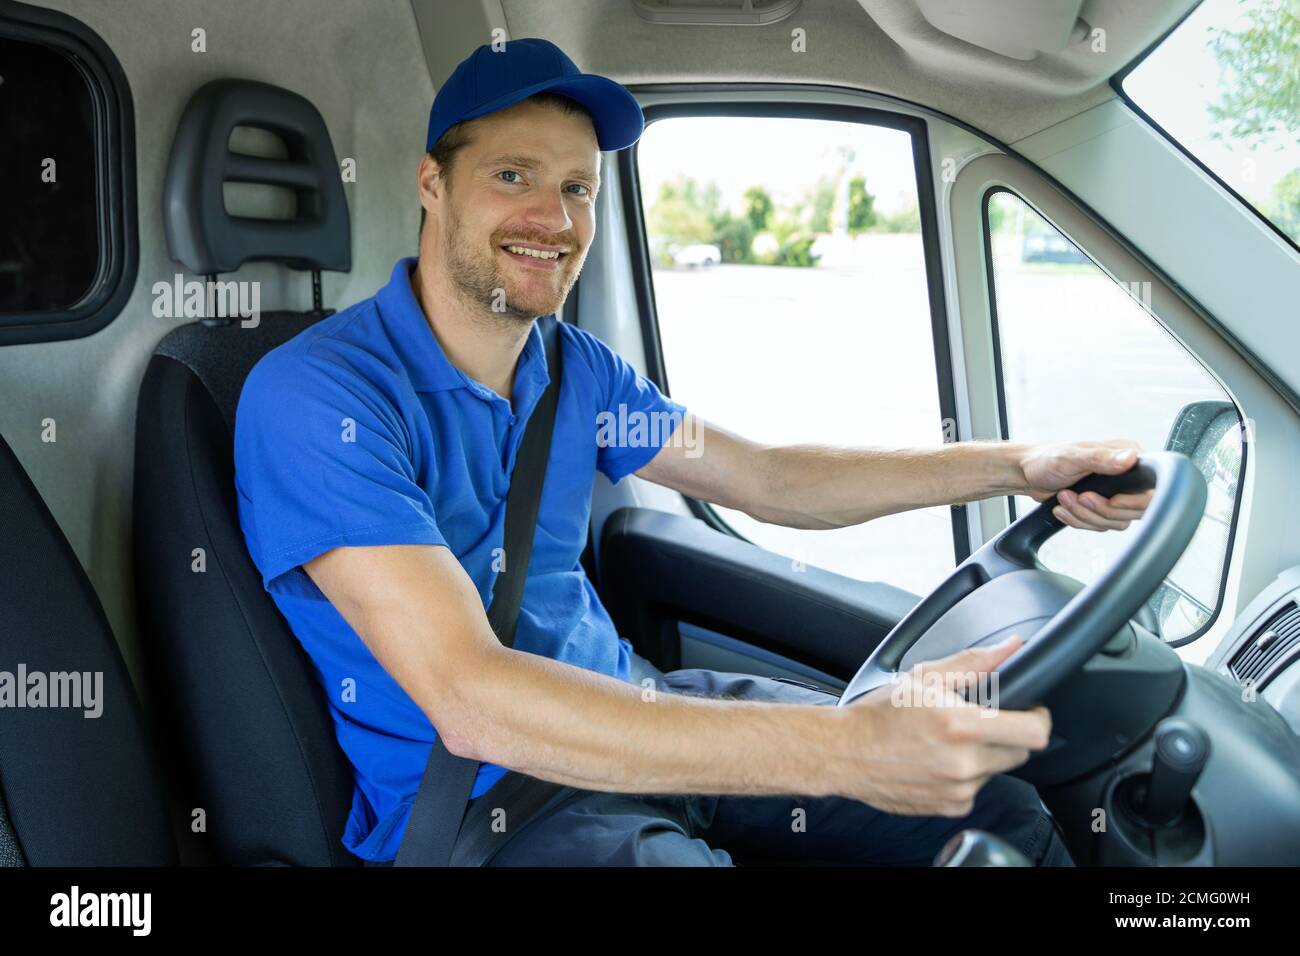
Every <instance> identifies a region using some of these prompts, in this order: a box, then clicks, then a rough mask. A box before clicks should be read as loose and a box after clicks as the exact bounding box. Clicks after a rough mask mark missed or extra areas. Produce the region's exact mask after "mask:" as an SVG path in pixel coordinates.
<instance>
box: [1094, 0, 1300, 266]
mask: <svg viewBox="0 0 1300 956" xmlns="http://www.w3.org/2000/svg"><path fill="white" fill-rule="evenodd" d="M1200 8H1201V3H1200V2H1199V0H1198V2H1197V3H1196V4H1195V5H1193V6H1192V8H1191V9H1190V10H1188V11H1187V12H1186V13H1185V14H1183V15H1182V16H1181V17H1179V18H1178V21H1177V22H1176V23H1175V24H1174V25H1173V26H1171V27H1170V28H1169V29H1168V30H1166V31H1165V32H1164V33H1162V34H1161V35H1160V37H1159V38H1158V39H1157V40H1156V41H1155V42H1154V43H1152V44H1151V45H1150V46H1148V47H1147V48H1146V49H1145V50H1143V51H1142V52H1141V53H1139V54H1138V55H1137V56H1136V57H1134V58H1133V59H1132V60H1131V61H1129V63H1127V64H1126V65H1125V66H1124V67H1123V68H1122V69H1121V70H1120V71H1119V72H1118V73H1116V74H1115V75H1114V76H1112V77H1111V78H1110V87H1111V89H1113V90H1114V91H1115V95H1116V96H1118V97H1119V98H1120V99H1121V100H1122V101H1123V102H1124V105H1126V106H1127V107H1128V108H1129V109H1130V110H1132V111H1133V112H1134V113H1136V114H1137V115H1138V117H1139V118H1140V119H1141V120H1142V122H1144V123H1146V125H1147V126H1149V127H1151V129H1153V130H1155V131H1156V133H1158V134H1159V135H1160V136H1161V138H1162V139H1164V140H1165V141H1166V142H1167V143H1169V144H1170V145H1171V146H1173V147H1174V149H1176V150H1178V152H1179V153H1181V154H1182V155H1183V156H1184V157H1186V158H1187V160H1188V161H1189V162H1191V163H1192V165H1193V166H1195V167H1196V168H1197V169H1199V170H1200V171H1201V172H1203V173H1204V174H1205V175H1206V176H1208V177H1209V178H1210V179H1211V181H1213V182H1215V183H1217V184H1218V185H1219V187H1220V188H1221V189H1222V190H1223V191H1224V192H1226V193H1227V194H1228V195H1229V196H1231V197H1232V199H1233V200H1234V201H1235V202H1236V203H1237V204H1238V205H1239V206H1241V208H1242V209H1244V210H1246V211H1247V212H1248V213H1250V214H1251V215H1252V216H1254V217H1255V218H1256V219H1258V220H1259V221H1260V222H1262V223H1263V224H1264V225H1265V226H1267V227H1268V228H1269V230H1271V231H1272V232H1273V234H1274V235H1276V236H1277V237H1278V238H1280V239H1281V240H1282V241H1283V242H1285V243H1286V244H1287V245H1288V246H1290V247H1291V248H1292V249H1294V250H1295V251H1296V252H1300V243H1297V242H1296V240H1294V239H1292V238H1291V237H1290V236H1288V235H1287V234H1286V233H1285V232H1283V231H1282V228H1281V227H1280V226H1278V225H1277V224H1276V223H1275V222H1273V220H1272V219H1270V218H1268V216H1266V215H1264V214H1263V213H1262V212H1260V211H1259V210H1258V209H1256V208H1255V204H1254V203H1252V202H1251V201H1250V200H1249V199H1247V198H1246V197H1245V196H1243V195H1242V194H1241V193H1239V192H1237V190H1236V189H1234V188H1233V187H1232V186H1231V185H1229V184H1228V183H1227V182H1226V181H1225V180H1224V179H1223V177H1221V176H1220V175H1219V174H1218V173H1216V172H1215V171H1214V170H1213V169H1211V168H1210V167H1209V166H1207V165H1206V164H1205V163H1204V162H1202V161H1201V159H1200V157H1198V156H1197V155H1196V154H1195V153H1193V152H1192V151H1191V150H1190V149H1188V148H1187V147H1186V146H1184V145H1183V144H1182V143H1181V142H1180V141H1179V140H1178V139H1177V138H1175V137H1174V135H1173V134H1172V133H1170V132H1169V130H1167V129H1165V128H1164V127H1163V126H1162V125H1160V124H1159V123H1158V122H1156V120H1155V119H1154V118H1153V117H1152V116H1151V114H1150V113H1148V112H1147V111H1146V110H1144V109H1143V108H1142V107H1141V106H1139V105H1138V104H1137V101H1136V100H1134V99H1133V97H1132V96H1130V95H1129V94H1128V91H1127V90H1125V89H1124V81H1125V80H1126V79H1128V75H1129V74H1130V73H1132V72H1133V71H1134V70H1136V69H1137V68H1138V67H1139V66H1141V65H1142V64H1143V63H1145V62H1146V60H1147V57H1149V56H1150V55H1151V54H1152V53H1154V52H1155V51H1156V50H1158V49H1159V48H1160V47H1161V46H1162V45H1164V42H1165V41H1166V40H1168V39H1169V38H1170V37H1171V36H1173V34H1174V33H1176V32H1177V31H1178V29H1179V28H1180V27H1182V25H1183V24H1184V23H1186V22H1187V20H1188V19H1189V18H1190V17H1191V16H1192V14H1194V13H1195V12H1196V11H1197V10H1199V9H1200Z"/></svg>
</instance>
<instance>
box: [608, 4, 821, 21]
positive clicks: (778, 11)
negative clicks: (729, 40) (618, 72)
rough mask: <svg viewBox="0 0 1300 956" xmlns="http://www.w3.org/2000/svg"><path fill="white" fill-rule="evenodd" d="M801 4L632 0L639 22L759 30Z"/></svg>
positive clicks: (782, 18) (779, 19) (788, 14)
mask: <svg viewBox="0 0 1300 956" xmlns="http://www.w3.org/2000/svg"><path fill="white" fill-rule="evenodd" d="M801 3H803V0H632V9H634V10H636V12H637V13H638V14H639V15H640V17H641V18H642V19H643V20H649V21H650V22H651V23H662V24H670V25H672V26H719V27H722V26H727V27H734V26H740V27H762V26H767V25H768V24H769V23H779V22H780V21H782V20H784V19H785V18H786V17H788V16H790V15H791V14H792V13H794V12H795V11H796V10H798V9H799V5H800V4H801Z"/></svg>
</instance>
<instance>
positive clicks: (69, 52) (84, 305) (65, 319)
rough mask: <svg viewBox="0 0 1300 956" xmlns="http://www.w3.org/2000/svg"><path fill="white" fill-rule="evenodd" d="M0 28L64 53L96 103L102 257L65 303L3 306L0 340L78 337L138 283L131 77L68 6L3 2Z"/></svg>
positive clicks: (110, 313)
mask: <svg viewBox="0 0 1300 956" xmlns="http://www.w3.org/2000/svg"><path fill="white" fill-rule="evenodd" d="M0 36H3V37H5V38H8V39H12V40H18V41H21V42H24V43H32V44H35V45H37V46H42V47H46V48H47V49H51V50H53V51H54V52H55V53H57V54H60V55H62V56H64V57H66V58H67V59H68V60H69V61H70V62H71V63H72V64H73V66H75V67H76V68H77V69H78V71H79V72H80V73H81V75H82V77H83V79H85V81H86V85H87V87H88V88H89V93H90V100H91V106H92V108H93V110H94V131H93V135H94V142H95V167H96V168H95V192H96V198H97V209H96V217H97V221H98V229H99V262H98V263H97V265H96V271H95V278H94V280H93V281H92V283H91V286H90V289H89V290H88V291H87V293H86V294H85V295H83V296H82V297H81V299H79V300H78V301H77V302H75V303H74V304H73V305H72V306H70V307H68V308H66V309H63V310H49V311H28V312H10V313H0V347H3V346H5V345H19V344H28V343H34V342H53V341H61V340H65V339H73V338H82V337H84V336H87V335H91V334H93V333H95V332H98V331H99V330H100V329H102V328H104V327H105V326H106V325H108V324H109V323H110V322H112V321H113V319H115V318H116V317H117V316H118V315H119V314H121V312H122V309H123V308H124V307H125V305H126V302H127V300H128V299H129V298H130V296H131V292H132V290H133V288H134V286H135V279H136V274H137V272H138V269H139V263H140V240H139V230H138V222H137V210H136V202H137V193H136V170H135V109H134V105H133V102H134V101H133V99H132V97H131V88H130V84H129V83H128V82H127V78H126V74H125V72H123V70H122V65H121V63H119V62H118V59H117V57H116V56H115V55H114V54H113V51H112V50H111V49H110V48H109V46H108V44H107V43H105V42H104V40H103V39H102V38H101V37H100V36H99V35H98V34H97V33H95V32H94V31H93V30H92V29H91V28H90V27H88V26H87V25H86V24H84V23H82V22H81V21H80V20H77V19H76V18H74V17H71V16H69V15H67V14H65V13H60V12H58V11H54V10H47V9H44V8H40V7H34V6H30V5H28V4H24V3H13V4H5V5H4V6H3V7H0Z"/></svg>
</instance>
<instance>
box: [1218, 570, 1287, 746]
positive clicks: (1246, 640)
mask: <svg viewBox="0 0 1300 956" xmlns="http://www.w3.org/2000/svg"><path fill="white" fill-rule="evenodd" d="M1205 666H1206V667H1207V668H1208V669H1210V670H1213V671H1215V672H1216V673H1219V674H1222V675H1224V676H1225V677H1228V678H1229V679H1230V680H1233V681H1235V682H1236V683H1238V684H1239V685H1241V688H1242V694H1243V700H1246V701H1249V700H1250V699H1251V696H1250V695H1258V697H1261V698H1263V699H1264V700H1265V701H1267V702H1268V703H1269V704H1271V705H1272V706H1273V708H1274V709H1276V710H1277V711H1278V713H1280V714H1281V715H1282V717H1283V718H1284V719H1285V720H1286V722H1287V724H1289V725H1290V727H1291V729H1292V730H1293V731H1295V732H1296V733H1297V734H1300V566H1296V567H1292V568H1288V569H1287V570H1285V571H1283V572H1282V573H1281V574H1279V575H1278V576H1277V577H1276V578H1275V579H1274V580H1273V582H1272V583H1271V584H1270V585H1269V586H1268V587H1266V588H1264V590H1263V591H1261V592H1260V593H1259V594H1258V595H1256V597H1255V599H1254V600H1253V601H1251V602H1250V604H1248V605H1247V606H1246V607H1245V609H1244V610H1243V611H1242V612H1241V614H1240V615H1238V617H1237V620H1236V621H1235V622H1234V623H1233V625H1232V627H1231V629H1229V631H1228V632H1227V634H1225V635H1224V637H1223V640H1222V641H1221V642H1220V644H1219V647H1218V649H1217V650H1216V651H1215V652H1214V653H1213V654H1212V655H1211V657H1210V658H1209V660H1207V661H1206V662H1205Z"/></svg>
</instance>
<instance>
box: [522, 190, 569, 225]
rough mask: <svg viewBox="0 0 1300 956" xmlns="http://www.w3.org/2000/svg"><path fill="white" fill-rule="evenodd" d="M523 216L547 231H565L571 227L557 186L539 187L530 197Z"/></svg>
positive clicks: (562, 197) (562, 195)
mask: <svg viewBox="0 0 1300 956" xmlns="http://www.w3.org/2000/svg"><path fill="white" fill-rule="evenodd" d="M531 199H532V202H531V203H529V206H528V209H527V211H526V214H525V218H526V219H527V220H528V222H530V223H532V224H533V225H535V226H537V227H539V228H541V229H545V230H546V231H547V232H553V233H554V232H565V231H567V230H568V229H571V228H572V227H573V220H572V219H570V218H569V210H568V209H567V208H566V207H565V205H564V194H563V193H562V192H561V191H560V189H559V188H556V189H539V190H537V191H536V192H535V193H534V194H533V196H532V197H531Z"/></svg>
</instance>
